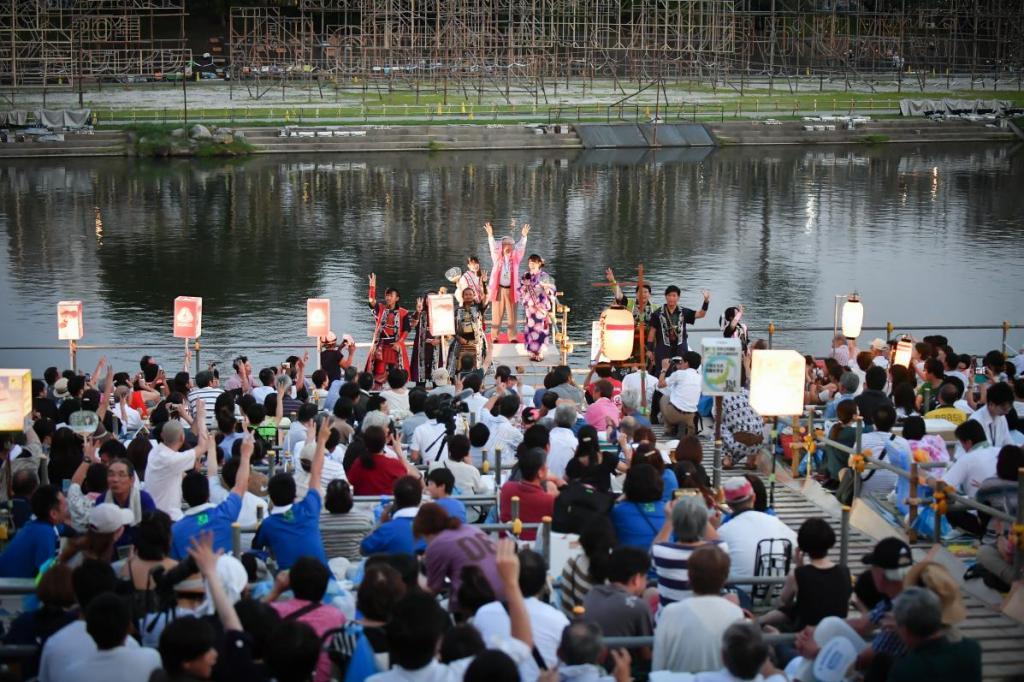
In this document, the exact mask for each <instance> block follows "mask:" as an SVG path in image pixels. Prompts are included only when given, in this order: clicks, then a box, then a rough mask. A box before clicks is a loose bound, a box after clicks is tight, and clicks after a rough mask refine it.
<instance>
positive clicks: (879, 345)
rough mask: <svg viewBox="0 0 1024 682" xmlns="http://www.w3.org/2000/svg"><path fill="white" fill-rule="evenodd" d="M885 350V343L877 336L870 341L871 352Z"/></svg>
mask: <svg viewBox="0 0 1024 682" xmlns="http://www.w3.org/2000/svg"><path fill="white" fill-rule="evenodd" d="M883 348H885V341H883V340H882V339H880V338H878V337H877V336H876V337H875V338H874V339H872V340H871V350H882V349H883Z"/></svg>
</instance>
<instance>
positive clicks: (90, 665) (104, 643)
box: [67, 592, 161, 682]
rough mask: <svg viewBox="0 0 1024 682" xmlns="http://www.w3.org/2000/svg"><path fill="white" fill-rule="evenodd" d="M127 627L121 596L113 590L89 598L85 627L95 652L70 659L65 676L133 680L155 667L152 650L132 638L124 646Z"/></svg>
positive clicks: (128, 617) (128, 618)
mask: <svg viewBox="0 0 1024 682" xmlns="http://www.w3.org/2000/svg"><path fill="white" fill-rule="evenodd" d="M131 626H132V613H131V609H130V608H129V606H128V602H126V601H125V600H124V599H122V598H121V597H119V596H118V595H116V594H114V593H113V592H108V593H106V594H101V595H100V596H98V597H96V598H95V599H93V600H92V602H91V603H90V604H89V608H88V609H86V611H85V629H86V632H88V633H89V636H90V637H92V638H93V641H95V642H96V652H95V653H92V654H89V655H87V656H84V657H82V658H80V659H78V660H77V661H72V662H71V665H70V666H69V667H68V669H67V670H68V672H67V674H68V678H67V679H69V680H104V682H134V681H135V680H139V679H147V678H148V676H149V675H150V674H151V673H152V672H153V671H154V670H159V669H160V667H161V662H160V654H158V653H157V652H156V651H155V650H153V649H148V648H145V647H140V646H135V645H134V644H135V640H132V644H133V646H128V645H127V643H126V642H127V640H128V639H129V637H128V632H129V630H130V628H131Z"/></svg>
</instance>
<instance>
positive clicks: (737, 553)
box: [718, 477, 796, 577]
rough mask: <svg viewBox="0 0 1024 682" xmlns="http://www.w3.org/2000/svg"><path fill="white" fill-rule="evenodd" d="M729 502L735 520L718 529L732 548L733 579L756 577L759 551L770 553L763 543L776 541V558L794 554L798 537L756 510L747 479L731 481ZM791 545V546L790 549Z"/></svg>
mask: <svg viewBox="0 0 1024 682" xmlns="http://www.w3.org/2000/svg"><path fill="white" fill-rule="evenodd" d="M722 487H723V489H724V491H725V501H726V504H728V505H729V508H730V509H732V512H733V516H732V518H731V519H729V520H728V521H726V522H725V523H723V524H722V526H721V527H720V528H719V529H718V537H719V539H721V540H722V541H723V542H725V543H726V544H727V545H728V546H729V557H730V558H731V559H732V566H731V569H730V571H731V572H730V577H738V576H745V575H755V573H756V566H755V559H756V556H757V552H758V548H759V547H760V549H761V551H762V553H763V552H767V551H768V544H769V543H764V544H761V543H762V541H763V540H772V541H773V542H772V543H771V552H772V553H773V554H777V553H781V552H784V551H792V548H793V546H795V545H796V533H794V532H793V530H792V529H791V528H790V527H789V526H787V525H786V524H785V523H783V522H782V521H780V520H779V519H777V518H776V517H774V516H772V515H771V514H766V513H765V512H759V511H757V510H755V509H754V488H753V486H751V485H750V481H748V480H747V479H746V478H743V477H736V478H730V479H728V480H727V481H726V482H725V483H724V485H723V486H722ZM787 545H788V546H787Z"/></svg>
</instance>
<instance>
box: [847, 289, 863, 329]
mask: <svg viewBox="0 0 1024 682" xmlns="http://www.w3.org/2000/svg"><path fill="white" fill-rule="evenodd" d="M863 324H864V305H863V304H862V303H861V302H860V296H859V295H857V294H850V295H849V296H847V297H846V302H845V303H843V336H845V337H846V338H848V339H855V338H857V337H858V336H860V328H861V327H862V326H863Z"/></svg>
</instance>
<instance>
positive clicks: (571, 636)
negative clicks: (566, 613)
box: [558, 621, 633, 682]
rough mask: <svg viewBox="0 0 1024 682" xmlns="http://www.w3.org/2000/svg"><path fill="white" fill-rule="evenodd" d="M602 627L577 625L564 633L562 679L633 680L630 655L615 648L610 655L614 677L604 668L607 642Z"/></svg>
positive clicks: (589, 681)
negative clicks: (602, 635) (602, 662)
mask: <svg viewBox="0 0 1024 682" xmlns="http://www.w3.org/2000/svg"><path fill="white" fill-rule="evenodd" d="M601 639H602V638H601V628H599V627H598V626H597V625H595V624H594V623H587V622H583V621H581V622H576V623H573V624H571V625H569V626H567V627H566V628H565V629H564V630H562V635H561V637H560V640H559V643H558V659H559V660H560V661H561V665H559V666H558V673H559V677H558V679H559V680H586V681H587V682H613V680H614V682H629V681H630V680H632V679H633V675H632V671H631V670H630V663H631V659H630V656H629V653H628V652H626V651H625V650H623V649H612V650H610V651H609V652H608V653H609V655H610V658H611V660H612V661H613V664H614V665H613V668H612V674H611V675H608V674H607V673H605V669H604V666H602V665H601V663H600V662H601V655H602V654H603V653H604V650H605V648H604V643H603V642H602V641H601Z"/></svg>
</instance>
